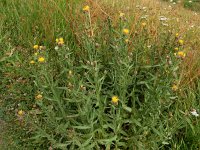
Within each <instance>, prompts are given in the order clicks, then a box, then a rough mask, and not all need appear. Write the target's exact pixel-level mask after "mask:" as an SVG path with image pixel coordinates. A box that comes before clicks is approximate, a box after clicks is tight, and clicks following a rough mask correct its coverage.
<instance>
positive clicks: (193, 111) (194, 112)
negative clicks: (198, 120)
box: [191, 109, 199, 117]
mask: <svg viewBox="0 0 200 150" xmlns="http://www.w3.org/2000/svg"><path fill="white" fill-rule="evenodd" d="M191 114H192V115H193V116H195V117H198V116H199V114H198V113H197V111H196V109H192V111H191Z"/></svg>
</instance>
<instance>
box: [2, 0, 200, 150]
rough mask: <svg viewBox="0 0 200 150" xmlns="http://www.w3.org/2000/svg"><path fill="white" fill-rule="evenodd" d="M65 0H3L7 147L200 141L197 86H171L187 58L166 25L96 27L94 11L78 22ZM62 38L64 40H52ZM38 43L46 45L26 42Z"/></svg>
mask: <svg viewBox="0 0 200 150" xmlns="http://www.w3.org/2000/svg"><path fill="white" fill-rule="evenodd" d="M46 2H48V4H49V3H50V2H51V1H46ZM54 2H55V1H54ZM65 2H66V1H59V2H57V3H55V6H56V9H57V10H58V11H57V12H49V10H51V9H50V8H49V7H53V6H51V5H54V3H50V5H46V7H44V5H42V4H44V3H43V2H41V1H38V2H32V1H31V2H30V3H28V1H21V0H17V1H15V2H14V1H2V3H1V5H2V6H3V10H1V11H2V12H3V14H4V17H3V24H2V27H1V32H0V33H1V36H0V38H1V39H0V45H1V47H2V48H3V49H4V50H3V51H1V53H2V56H3V57H2V58H1V59H0V75H1V77H0V78H1V81H0V83H1V84H0V86H1V89H2V90H1V94H2V97H1V98H2V100H3V103H2V108H3V110H2V111H3V113H4V115H5V116H4V117H3V119H4V120H6V122H7V123H8V127H7V128H9V130H8V131H6V134H7V135H9V136H10V137H9V140H8V143H9V144H10V148H17V149H48V148H49V149H51V148H53V149H69V150H74V149H83V150H87V149H88V150H90V149H106V150H109V149H193V148H194V149H198V148H199V139H198V137H199V132H200V129H199V127H198V126H199V118H197V117H194V116H191V114H190V110H191V108H198V107H199V103H198V100H199V95H198V94H199V92H196V93H195V91H192V89H179V88H178V90H172V86H173V85H174V84H177V85H178V83H179V81H180V78H181V73H180V65H181V63H182V62H183V61H184V59H181V58H178V57H177V56H175V55H174V53H175V52H176V51H175V50H174V48H175V47H178V48H179V49H182V48H183V46H182V45H180V44H179V43H178V40H179V38H178V37H175V35H174V34H173V33H172V32H171V30H170V31H168V30H165V28H164V27H160V28H159V29H158V33H159V35H158V37H157V38H153V37H152V35H150V34H149V32H148V30H147V28H146V26H143V27H141V26H140V24H141V22H139V23H138V26H137V27H136V29H135V30H136V31H140V33H139V34H138V33H136V32H133V33H130V34H128V35H125V34H123V33H122V30H123V29H124V28H129V23H128V22H126V21H124V20H122V19H119V20H118V22H117V23H116V24H117V25H116V26H114V25H113V23H112V20H111V19H109V18H107V19H106V20H105V22H103V23H101V24H95V28H94V26H93V25H91V17H90V13H89V12H85V13H83V12H81V13H82V17H83V18H84V22H82V24H81V25H79V26H78V27H77V28H75V27H74V24H75V25H76V22H75V21H73V20H70V19H72V18H71V17H70V16H68V15H70V14H69V13H67V10H66V7H65V6H64V4H65ZM70 4H71V3H70ZM76 4H77V3H76ZM22 6H23V7H22ZM72 6H73V7H74V8H77V9H79V7H78V6H76V5H75V4H74V3H73V5H69V8H71V7H72ZM59 10H62V11H59ZM69 10H70V9H69ZM69 10H68V11H69ZM73 10H74V9H73ZM65 11H66V12H65ZM61 12H62V13H63V14H67V15H64V16H63V15H62V13H61ZM79 12H80V11H79ZM42 14H44V15H42ZM71 15H74V17H76V15H75V12H74V13H72V14H71ZM30 16H32V17H30ZM44 16H45V17H46V18H45V19H44V18H40V17H44ZM80 16H81V15H80ZM63 17H64V19H63ZM66 18H67V20H68V22H69V24H68V23H66V22H65V21H66ZM23 19H25V20H23ZM48 19H50V20H48ZM21 20H22V21H21ZM46 21H47V22H48V21H50V25H47V22H46ZM52 21H54V22H53V23H52ZM73 23H74V24H73ZM71 24H72V26H70V25H71ZM102 26H103V27H102ZM36 27H37V29H36ZM57 29H59V30H58V31H57ZM74 29H76V30H74ZM98 29H101V30H98ZM78 31H79V32H78ZM99 31H101V32H99ZM76 32H77V33H76ZM75 33H76V34H75ZM92 33H93V34H94V35H93V36H92ZM59 37H64V44H58V43H56V42H54V41H55V40H56V38H59ZM132 37H134V38H132ZM9 38H11V39H9ZM26 39H27V40H26ZM126 39H129V42H128V43H127V42H126V41H125V40H126ZM18 44H19V45H20V46H19V45H18ZM34 44H39V45H42V46H46V48H41V49H37V50H33V49H32V48H28V46H29V45H31V47H32V45H34ZM35 52H37V55H35V54H34V53H35ZM40 57H44V59H45V60H44V62H39V61H38V58H40ZM31 60H34V62H35V63H33V64H30V61H31ZM180 87H181V85H180ZM196 89H197V90H198V91H199V90H200V86H199V85H197V88H196ZM38 95H41V96H42V97H41V96H40V97H39V96H38ZM114 95H116V96H118V97H119V102H118V103H115V104H114V103H112V102H111V99H112V96H114ZM20 110H22V111H23V113H22V114H20V113H19V111H20ZM6 134H5V135H6Z"/></svg>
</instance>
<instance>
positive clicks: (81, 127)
mask: <svg viewBox="0 0 200 150" xmlns="http://www.w3.org/2000/svg"><path fill="white" fill-rule="evenodd" d="M73 128H75V129H81V130H86V129H90V128H91V127H90V126H73Z"/></svg>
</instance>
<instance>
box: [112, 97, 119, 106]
mask: <svg viewBox="0 0 200 150" xmlns="http://www.w3.org/2000/svg"><path fill="white" fill-rule="evenodd" d="M118 101H119V98H118V96H113V97H112V103H113V104H115V105H117V104H118Z"/></svg>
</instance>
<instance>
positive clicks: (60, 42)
mask: <svg viewBox="0 0 200 150" xmlns="http://www.w3.org/2000/svg"><path fill="white" fill-rule="evenodd" d="M56 43H57V44H58V45H60V46H62V45H63V44H64V39H63V38H59V39H56Z"/></svg>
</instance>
